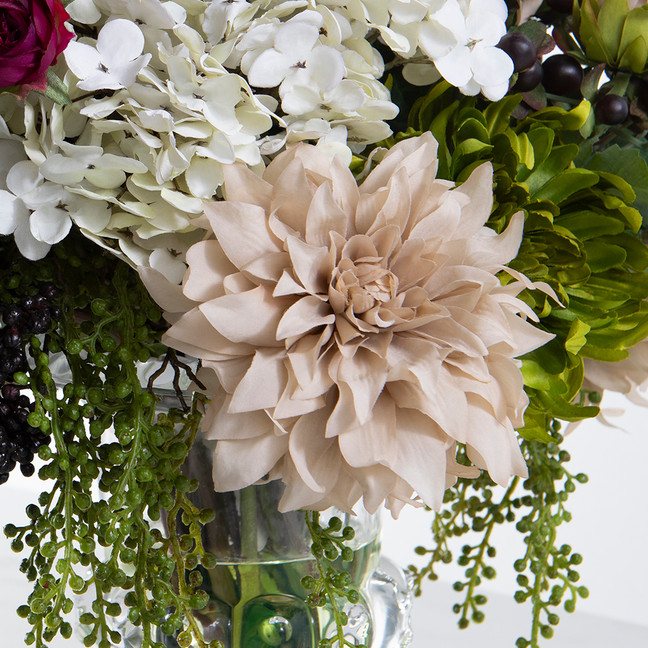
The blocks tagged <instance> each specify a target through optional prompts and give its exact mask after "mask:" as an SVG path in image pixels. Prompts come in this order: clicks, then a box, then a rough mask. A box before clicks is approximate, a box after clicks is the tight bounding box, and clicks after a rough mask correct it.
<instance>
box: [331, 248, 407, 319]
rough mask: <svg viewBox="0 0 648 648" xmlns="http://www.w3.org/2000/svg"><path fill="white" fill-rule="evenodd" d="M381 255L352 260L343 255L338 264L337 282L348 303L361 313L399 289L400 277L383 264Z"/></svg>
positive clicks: (357, 313) (389, 299) (357, 312)
mask: <svg viewBox="0 0 648 648" xmlns="http://www.w3.org/2000/svg"><path fill="white" fill-rule="evenodd" d="M381 261H382V259H380V258H379V257H365V258H361V259H356V260H355V261H352V260H351V259H349V258H343V259H341V261H340V264H339V265H338V267H337V277H336V279H335V280H334V286H335V288H336V290H337V291H339V292H340V293H341V294H342V295H344V297H345V301H346V307H350V308H351V310H352V311H353V313H355V314H356V315H359V314H361V313H366V312H367V311H369V310H371V309H372V308H374V307H375V306H380V305H381V304H385V303H387V302H389V301H391V300H392V299H394V297H396V294H397V292H398V278H397V277H396V276H395V275H394V273H393V272H391V271H390V270H388V269H387V268H385V267H383V266H382V265H381Z"/></svg>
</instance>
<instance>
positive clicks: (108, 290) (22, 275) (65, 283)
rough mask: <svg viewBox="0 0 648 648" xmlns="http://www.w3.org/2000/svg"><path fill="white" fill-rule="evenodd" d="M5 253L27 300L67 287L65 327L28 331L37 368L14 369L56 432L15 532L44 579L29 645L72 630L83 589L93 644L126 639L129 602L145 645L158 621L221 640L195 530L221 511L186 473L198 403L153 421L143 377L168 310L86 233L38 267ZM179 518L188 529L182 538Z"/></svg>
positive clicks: (45, 424)
mask: <svg viewBox="0 0 648 648" xmlns="http://www.w3.org/2000/svg"><path fill="white" fill-rule="evenodd" d="M3 246H7V242H6V241H3ZM6 252H7V256H4V257H3V260H7V259H12V260H11V262H7V263H6V265H3V266H2V268H0V270H2V274H3V277H2V279H3V282H4V280H6V282H7V284H11V285H12V286H14V288H15V289H16V290H19V291H24V294H30V290H31V285H32V284H34V283H35V282H40V281H52V282H54V283H57V285H58V286H59V287H60V289H61V300H60V305H61V309H62V311H63V316H62V318H61V321H60V324H59V325H58V326H57V327H56V328H54V329H52V330H50V331H49V332H48V333H47V334H46V335H44V336H32V338H31V339H30V340H29V342H28V345H27V351H28V353H29V354H30V355H31V357H32V362H30V363H29V367H28V368H27V370H26V371H24V372H19V373H17V374H14V376H13V380H14V381H15V382H16V384H18V385H21V386H22V387H24V388H26V389H29V391H30V392H31V394H32V398H33V400H34V408H33V412H31V414H30V415H29V423H30V425H32V426H35V427H38V428H40V429H41V430H42V431H44V432H47V434H49V435H50V436H51V437H52V445H51V447H46V446H45V447H41V448H40V450H39V455H40V458H41V460H42V461H43V462H44V465H43V466H42V467H41V468H40V470H39V477H40V478H41V479H42V480H43V481H44V482H45V483H46V488H45V490H44V492H43V493H41V495H40V497H39V499H38V503H37V504H31V505H30V506H29V507H28V508H27V516H28V518H29V520H28V522H27V523H25V524H24V525H22V526H18V525H7V527H5V534H6V535H8V536H9V537H11V538H12V539H13V540H12V548H13V549H14V550H15V551H17V552H21V551H23V550H25V549H27V550H28V553H27V556H26V557H25V559H24V560H23V562H22V565H21V570H22V571H23V572H24V573H25V574H26V576H27V578H28V579H29V580H30V581H32V582H33V583H34V590H33V592H32V594H31V595H30V597H29V599H28V602H27V605H23V606H21V607H20V608H19V614H20V615H21V616H22V617H24V618H26V619H27V621H28V622H29V624H30V625H31V626H32V629H31V630H30V631H29V633H28V634H27V637H26V643H27V644H28V645H35V646H36V648H44V647H45V646H47V644H48V642H49V641H51V640H52V639H53V638H54V637H55V636H56V635H57V634H60V635H61V636H63V637H69V636H70V635H71V634H72V625H71V623H70V621H69V618H68V615H69V614H70V612H71V611H72V609H73V607H74V598H75V595H84V596H86V597H87V596H90V599H91V600H92V603H91V605H90V606H89V609H87V610H86V611H85V612H84V613H83V614H82V615H81V618H80V621H81V623H82V624H83V625H84V627H85V628H86V636H85V638H84V640H83V643H84V645H85V646H94V645H98V646H99V648H110V647H111V646H112V645H114V644H118V643H121V642H122V638H121V636H120V633H119V632H118V630H117V629H116V625H115V624H114V622H113V621H112V618H113V617H115V616H120V615H121V614H122V612H123V611H126V610H127V612H126V613H127V616H128V619H129V622H130V624H132V625H131V627H132V626H136V627H139V628H140V631H141V637H142V638H141V646H142V648H164V647H163V644H162V643H161V642H160V640H159V637H160V633H159V632H158V629H159V630H160V631H161V632H163V633H167V634H177V636H176V641H177V642H178V644H179V645H180V646H183V647H184V646H188V645H194V646H197V647H200V648H221V646H220V643H219V642H217V641H212V642H207V641H205V640H204V639H203V637H202V634H201V631H200V628H199V624H198V623H197V622H196V621H195V619H194V611H195V610H200V609H201V608H203V607H204V606H205V605H206V603H207V598H208V597H207V594H206V593H205V592H204V591H202V590H200V589H199V588H200V584H201V583H200V580H201V579H200V574H199V573H197V570H196V568H197V567H198V565H199V564H202V565H209V564H212V563H213V560H214V559H213V557H211V556H209V555H208V554H206V552H205V551H204V549H203V547H202V544H201V541H200V528H199V527H200V525H202V524H204V523H205V522H206V521H208V520H209V517H210V514H211V513H210V512H209V511H201V510H198V509H196V508H195V507H194V506H193V505H192V504H191V503H190V502H189V500H188V498H187V493H189V492H191V491H192V490H195V488H197V483H196V482H195V480H190V479H188V478H187V477H185V476H184V475H183V474H182V472H181V466H182V464H183V463H184V460H185V458H186V455H187V453H188V451H189V448H190V447H191V445H192V444H193V440H194V438H195V436H196V433H197V430H198V426H199V422H200V419H201V416H202V403H201V400H200V399H199V398H195V399H194V402H193V403H192V405H191V408H188V411H186V412H184V411H182V410H180V409H175V410H174V409H171V410H167V412H166V413H164V414H161V415H157V413H156V402H157V398H156V396H155V394H154V393H152V392H151V391H149V390H147V389H146V388H145V387H144V386H143V385H142V384H141V382H140V378H139V375H138V362H146V361H148V360H149V359H151V358H161V357H162V356H165V354H166V353H167V351H168V350H167V349H166V347H165V346H164V345H162V344H161V343H160V336H161V333H162V331H163V330H164V329H165V325H164V323H162V322H161V313H160V311H159V309H158V307H157V306H156V305H155V304H154V303H153V302H152V301H151V300H150V297H149V296H148V293H147V292H146V290H145V289H144V287H143V286H142V284H141V282H140V281H139V278H138V276H137V274H136V273H135V272H134V271H133V270H131V269H130V268H128V266H126V265H125V264H123V263H122V262H121V261H118V260H117V259H116V258H114V257H113V256H112V255H109V254H107V253H106V254H97V252H96V248H95V246H94V244H92V243H90V242H88V241H86V240H85V239H83V238H81V237H79V238H75V237H72V236H70V237H68V239H66V240H65V241H64V242H62V243H61V244H60V245H58V246H56V247H55V248H54V249H53V250H52V253H51V254H50V255H49V256H48V257H46V258H45V259H43V260H42V261H39V262H38V263H33V262H27V261H25V260H24V259H23V258H22V257H21V256H20V255H19V254H17V253H15V254H13V256H12V251H11V250H7V251H6ZM14 252H15V251H14ZM54 354H56V356H54ZM54 357H56V358H57V360H56V363H54V362H53V358H54ZM170 357H171V363H172V364H173V365H174V367H175V368H176V370H178V371H180V370H182V367H181V366H180V364H181V363H179V362H178V361H177V360H175V359H174V357H173V356H170ZM61 360H63V365H64V366H65V367H66V369H67V372H68V374H71V376H68V378H67V379H66V380H65V381H64V382H66V384H65V385H62V386H61V384H60V380H59V379H57V376H56V375H54V373H53V368H54V366H55V365H56V364H58V363H59V362H60V361H61ZM97 490H98V491H99V492H100V493H101V495H100V496H99V497H97V496H96V491H97ZM178 518H180V519H182V520H183V522H184V523H185V525H186V526H187V528H188V533H185V534H184V535H182V536H180V537H177V535H176V532H175V531H176V526H175V525H176V520H177V519H178ZM120 591H121V592H122V593H123V594H125V596H124V595H122V596H121V597H119V596H116V594H117V593H118V592H120ZM117 598H122V599H123V601H124V603H123V605H122V604H120V603H118V602H116V600H115V599H117ZM124 607H125V608H126V610H123V608H124Z"/></svg>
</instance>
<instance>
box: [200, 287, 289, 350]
mask: <svg viewBox="0 0 648 648" xmlns="http://www.w3.org/2000/svg"><path fill="white" fill-rule="evenodd" d="M291 301H292V300H290V298H287V297H277V298H275V297H272V295H271V294H270V292H269V291H268V290H267V289H265V288H263V287H262V286H259V287H257V288H254V289H253V290H248V291H247V292H244V293H238V294H235V295H224V296H223V297H218V298H217V299H212V300H211V301H208V302H205V303H203V304H201V305H200V306H199V309H200V311H201V313H203V315H204V316H205V318H206V319H207V320H208V321H209V323H210V324H211V325H212V326H213V327H214V329H216V331H218V332H219V333H220V334H221V335H223V336H224V337H226V338H227V339H228V340H231V341H232V342H240V343H246V344H253V345H254V346H256V347H264V346H265V347H276V346H281V343H280V342H278V341H277V326H278V325H279V321H280V320H281V318H282V315H283V313H284V311H285V310H286V308H287V307H288V306H289V305H290V303H291Z"/></svg>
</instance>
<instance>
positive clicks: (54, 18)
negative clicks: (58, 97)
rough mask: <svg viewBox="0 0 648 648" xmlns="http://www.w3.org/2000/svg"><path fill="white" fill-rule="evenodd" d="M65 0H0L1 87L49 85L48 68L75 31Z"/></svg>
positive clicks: (34, 87) (24, 90) (26, 89)
mask: <svg viewBox="0 0 648 648" xmlns="http://www.w3.org/2000/svg"><path fill="white" fill-rule="evenodd" d="M68 18H69V15H68V13H67V11H65V9H64V7H63V4H62V2H61V0H0V88H7V87H10V86H20V90H21V95H23V96H24V95H26V94H27V91H28V90H31V89H34V90H45V89H46V88H47V68H48V67H50V65H53V64H54V63H56V58H57V56H58V55H59V54H60V53H61V52H62V51H63V50H64V49H65V48H66V46H67V44H68V43H69V42H70V39H71V38H72V37H73V34H72V33H71V32H69V31H68V30H67V29H65V26H64V24H63V23H64V22H65V21H66V20H67V19H68Z"/></svg>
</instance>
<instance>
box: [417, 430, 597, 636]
mask: <svg viewBox="0 0 648 648" xmlns="http://www.w3.org/2000/svg"><path fill="white" fill-rule="evenodd" d="M559 430H560V425H559V423H558V422H557V421H553V422H550V423H549V424H548V426H547V433H548V434H549V435H550V436H551V437H552V438H553V441H552V442H551V443H548V444H547V443H544V442H542V441H523V442H522V450H523V453H524V455H525V458H526V461H527V465H528V468H529V477H528V478H527V479H526V480H524V481H521V480H520V479H519V478H515V479H513V480H512V481H511V483H510V485H509V487H508V488H507V490H506V492H505V493H504V495H503V496H502V497H501V498H499V499H498V500H495V499H494V498H493V487H494V484H493V482H492V481H491V480H490V478H489V477H488V476H487V475H481V476H480V477H479V478H477V479H475V480H467V479H460V480H459V481H458V482H457V484H456V485H455V486H454V487H452V488H450V489H448V490H447V491H446V494H445V500H444V504H445V506H444V508H443V509H442V510H441V511H440V512H438V513H436V514H435V516H434V520H433V522H432V534H433V540H434V544H433V546H432V547H430V548H427V547H422V546H421V547H417V548H416V553H417V554H418V555H421V556H428V564H427V565H425V566H424V567H422V568H418V567H416V566H414V565H410V567H409V569H410V572H411V574H412V576H413V586H414V594H415V595H416V596H420V595H421V593H422V585H423V582H424V581H425V580H432V581H434V580H437V579H438V578H439V575H438V572H437V567H438V565H439V564H447V563H451V562H452V561H453V560H454V559H455V554H454V553H453V550H452V548H451V545H452V542H453V540H454V539H455V538H459V537H461V536H464V535H465V534H467V533H469V532H473V533H477V534H479V538H478V541H476V542H474V543H472V544H464V545H463V546H462V548H461V551H460V552H459V555H458V556H457V558H456V561H457V563H458V564H459V565H461V566H462V567H465V568H466V569H465V579H463V580H458V581H457V582H455V583H454V585H453V587H454V589H455V591H457V592H463V593H464V594H463V600H462V601H461V602H458V603H455V604H454V605H453V608H452V609H453V611H454V612H455V613H456V614H458V615H459V621H458V625H459V627H460V628H467V627H468V626H469V625H470V623H471V622H474V623H481V622H482V621H483V620H484V618H485V614H484V612H483V610H482V609H481V608H483V606H484V605H485V604H486V603H487V600H488V599H487V597H486V596H485V595H484V594H483V593H481V592H479V587H480V586H481V585H482V582H483V579H486V580H490V579H493V578H495V577H496V572H495V569H494V568H493V567H492V566H491V565H489V564H488V559H489V558H494V557H495V556H496V549H495V547H494V546H493V545H492V544H491V542H490V539H491V535H492V533H493V530H494V529H495V528H496V527H497V525H500V524H505V523H513V522H516V521H517V524H516V529H517V530H518V531H519V532H520V533H522V534H523V535H524V542H525V546H526V551H525V555H524V556H523V557H522V558H520V559H518V560H516V561H515V563H514V568H515V570H516V571H517V572H518V577H517V583H518V585H519V587H520V589H519V590H518V591H517V592H516V593H515V600H516V601H517V602H518V603H525V602H527V601H530V603H531V608H532V617H531V634H530V638H528V639H527V638H524V637H519V638H518V639H517V642H516V647H517V648H538V647H539V643H538V642H539V641H540V639H541V638H545V639H548V638H550V637H552V636H553V632H554V630H553V626H555V625H556V624H557V623H558V622H559V616H558V614H557V613H556V611H555V608H557V607H559V606H560V605H561V604H563V607H564V609H565V611H567V612H573V611H574V609H575V607H576V600H577V598H579V597H581V598H585V597H587V596H588V591H587V588H585V587H583V586H580V585H578V580H579V574H578V572H577V570H576V567H577V566H578V565H579V564H580V563H581V561H582V557H581V556H580V554H578V553H573V552H572V548H571V547H570V546H569V545H566V544H560V543H559V541H558V532H557V528H558V527H559V526H560V525H561V524H562V523H563V522H568V521H569V520H570V519H571V514H570V513H569V511H567V510H566V509H565V502H566V501H567V499H568V497H569V495H570V494H571V493H572V492H574V490H575V489H576V485H577V484H578V483H586V482H587V476H586V475H584V474H582V473H579V474H577V475H572V474H571V473H570V472H569V471H567V469H566V468H565V466H564V464H565V463H567V462H568V461H569V459H570V457H569V453H568V452H567V451H566V450H564V449H561V447H560V445H561V443H562V442H563V437H562V436H561V435H560V433H559ZM460 460H461V457H460ZM520 487H522V489H523V491H524V492H522V493H520V494H518V492H517V491H519V489H520ZM565 597H568V598H566V600H565ZM563 600H564V603H563Z"/></svg>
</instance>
